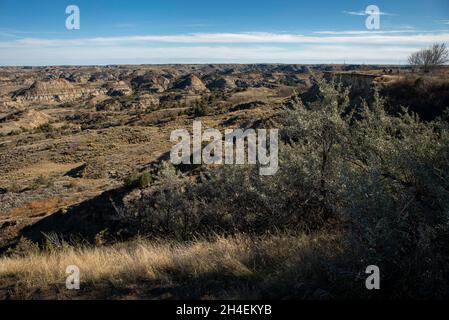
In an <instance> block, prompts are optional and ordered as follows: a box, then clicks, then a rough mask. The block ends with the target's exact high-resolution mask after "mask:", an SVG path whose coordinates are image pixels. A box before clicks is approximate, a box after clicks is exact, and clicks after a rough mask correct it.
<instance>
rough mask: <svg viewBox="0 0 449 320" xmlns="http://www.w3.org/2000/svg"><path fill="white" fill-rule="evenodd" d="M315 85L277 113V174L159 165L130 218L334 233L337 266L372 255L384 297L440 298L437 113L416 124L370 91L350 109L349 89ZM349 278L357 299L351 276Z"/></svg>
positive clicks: (447, 259) (156, 225) (164, 230)
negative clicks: (194, 176)
mask: <svg viewBox="0 0 449 320" xmlns="http://www.w3.org/2000/svg"><path fill="white" fill-rule="evenodd" d="M319 85H320V94H321V95H322V99H320V101H319V102H315V103H312V104H309V105H303V104H302V103H297V104H296V105H295V106H294V107H292V108H291V110H288V111H286V114H287V116H286V121H285V129H284V134H283V137H284V140H285V141H286V142H287V143H286V144H285V145H284V147H283V149H282V153H281V164H280V170H279V172H278V173H277V174H276V175H274V176H271V177H261V176H259V175H258V173H257V170H256V169H257V168H251V167H248V168H246V167H241V168H235V167H222V168H218V169H215V170H209V171H207V172H206V173H203V175H202V178H201V182H199V183H198V182H192V181H191V179H183V178H182V177H177V173H176V171H175V170H174V168H167V169H166V170H165V171H164V172H163V174H164V175H165V176H164V177H160V178H159V179H158V184H157V186H156V188H155V191H154V192H153V193H151V195H150V196H149V197H147V198H145V199H143V200H141V201H140V202H138V203H137V204H135V206H134V207H133V208H128V211H129V213H130V214H129V216H130V217H133V219H134V220H135V221H134V223H132V224H133V225H136V226H137V225H138V230H139V231H140V232H144V233H146V234H150V235H153V236H160V235H164V236H166V237H172V238H175V239H180V240H185V239H191V238H194V237H199V236H208V235H209V236H210V235H213V234H238V233H242V232H243V233H249V234H263V233H265V232H267V231H269V232H274V231H278V232H282V231H286V230H289V231H292V230H294V231H296V232H298V231H300V232H305V233H311V232H324V231H325V230H326V231H328V230H331V229H332V230H338V231H339V233H340V234H341V235H342V246H344V248H345V250H344V253H342V256H344V257H345V264H343V265H341V266H337V265H335V266H334V267H335V270H337V269H340V270H341V272H342V273H347V274H352V276H353V277H352V279H356V276H357V274H358V272H360V270H363V268H364V267H366V266H367V265H369V264H376V265H378V266H379V267H380V268H381V270H383V274H384V277H385V278H384V290H383V291H382V293H383V294H384V295H385V296H387V297H415V298H423V297H431V296H432V297H447V295H448V291H447V289H446V287H445V283H447V282H448V281H449V251H448V249H447V248H448V246H447V244H448V240H449V238H448V236H447V235H448V231H449V224H448V221H449V220H448V214H449V175H448V172H449V131H448V124H447V122H445V121H442V120H439V121H433V122H429V123H424V122H422V121H420V120H419V119H418V117H417V116H416V114H413V113H410V112H408V111H407V110H403V112H402V114H401V115H399V116H392V115H389V114H388V113H386V111H385V109H384V105H385V101H384V100H383V99H382V97H380V96H379V94H378V93H375V99H374V102H373V104H372V105H370V106H369V105H367V104H366V103H364V104H363V105H361V106H360V108H358V109H357V110H350V109H349V99H348V92H347V89H344V88H343V87H341V86H340V85H338V84H335V83H330V84H327V83H325V82H324V81H322V80H319ZM327 276H330V275H323V277H327ZM349 278H351V277H349ZM352 283H353V286H354V287H352V288H351V290H350V291H349V292H350V295H353V296H354V297H357V296H358V294H360V292H358V291H359V290H357V288H359V286H360V283H358V282H354V281H353V282H352ZM334 287H335V286H334V285H332V284H330V287H329V288H334Z"/></svg>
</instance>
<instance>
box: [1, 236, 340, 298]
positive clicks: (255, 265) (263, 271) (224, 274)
mask: <svg viewBox="0 0 449 320" xmlns="http://www.w3.org/2000/svg"><path fill="white" fill-rule="evenodd" d="M331 248H332V249H331ZM319 252H320V253H321V252H327V253H329V254H331V255H332V254H336V253H338V248H336V247H335V237H333V236H330V235H320V236H310V235H309V236H307V235H301V236H285V235H284V236H273V235H271V236H263V237H257V238H251V237H248V236H244V235H240V236H234V237H228V238H225V237H217V238H216V239H215V240H213V241H207V240H198V241H193V242H190V243H174V242H171V243H167V242H165V243H164V242H162V241H148V240H137V241H133V242H129V243H125V244H117V245H114V246H108V247H91V248H88V247H83V248H71V247H70V248H66V249H61V250H59V251H56V252H51V253H44V252H32V253H30V254H29V255H26V256H24V257H2V258H0V283H1V282H2V279H3V281H5V280H6V279H11V278H12V279H15V281H16V285H15V287H16V288H15V290H16V294H17V295H19V296H24V295H25V293H26V292H27V291H29V290H32V289H37V288H39V289H45V288H48V287H49V286H56V287H58V288H60V289H63V288H64V284H65V279H66V277H67V274H66V273H65V270H66V267H67V266H68V265H76V266H78V267H79V268H80V273H81V277H80V280H81V286H83V284H89V287H90V288H91V289H92V290H95V286H96V285H100V284H104V283H109V284H112V285H113V286H114V287H115V288H120V286H122V285H124V286H129V285H130V284H132V283H139V282H140V281H142V280H146V281H155V282H157V283H159V284H161V283H162V284H164V283H165V284H167V285H170V286H173V284H177V285H180V284H183V283H186V282H192V281H194V282H195V281H196V282H197V283H204V284H207V282H208V280H210V279H213V280H214V281H216V280H217V279H222V280H223V279H228V280H229V279H231V281H235V280H242V281H249V282H251V281H254V282H255V283H258V284H259V285H260V284H261V283H262V282H264V281H270V279H271V280H273V279H275V278H276V277H277V275H279V274H280V273H282V270H284V271H285V270H286V269H290V268H292V267H295V268H297V269H298V270H300V269H301V272H300V273H298V274H297V275H295V276H298V275H300V274H301V273H302V274H303V275H304V276H306V274H307V273H310V272H314V270H313V268H314V261H313V259H314V258H313V257H315V258H316V259H319V257H321V256H320V254H319ZM295 270H296V269H295ZM273 281H274V280H273ZM225 282H226V281H225ZM0 287H1V286H0ZM242 294H243V293H242ZM254 294H256V295H257V293H255V292H253V293H252V295H254ZM236 295H237V296H239V295H240V294H238V293H234V294H233V296H228V297H229V298H235V297H237V296H236ZM243 295H244V294H243ZM252 297H255V296H252Z"/></svg>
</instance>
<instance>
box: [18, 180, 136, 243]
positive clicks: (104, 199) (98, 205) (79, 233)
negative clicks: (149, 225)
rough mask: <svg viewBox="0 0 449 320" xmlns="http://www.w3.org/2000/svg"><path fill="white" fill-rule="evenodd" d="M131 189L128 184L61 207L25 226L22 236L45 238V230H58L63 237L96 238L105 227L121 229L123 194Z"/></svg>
mask: <svg viewBox="0 0 449 320" xmlns="http://www.w3.org/2000/svg"><path fill="white" fill-rule="evenodd" d="M128 191H129V189H127V188H125V187H120V188H117V189H113V190H109V191H105V192H103V193H102V194H100V195H98V196H96V197H94V198H92V199H89V200H86V201H84V202H81V203H79V204H76V205H73V206H71V207H69V208H68V209H64V210H60V211H58V212H56V213H54V214H52V215H50V216H48V217H45V218H43V219H41V220H39V221H38V222H36V223H34V224H32V225H30V226H27V227H25V228H24V229H23V230H22V231H21V234H20V235H19V237H20V236H23V237H26V238H28V239H30V240H32V241H36V242H42V240H43V239H44V238H45V236H44V233H45V234H57V235H59V236H61V237H62V238H63V239H66V240H70V239H82V240H85V241H89V242H93V241H94V240H95V236H96V235H97V234H98V233H99V232H100V231H103V230H105V229H107V230H108V232H109V233H110V234H116V233H117V231H119V229H120V216H119V214H118V212H117V209H118V211H120V208H121V207H122V204H123V203H122V198H123V196H124V195H125V194H126V193H127V192H128Z"/></svg>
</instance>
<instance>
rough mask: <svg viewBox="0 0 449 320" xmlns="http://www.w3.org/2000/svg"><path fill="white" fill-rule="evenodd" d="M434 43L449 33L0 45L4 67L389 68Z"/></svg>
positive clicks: (259, 34) (193, 37)
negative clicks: (343, 65) (308, 65)
mask: <svg viewBox="0 0 449 320" xmlns="http://www.w3.org/2000/svg"><path fill="white" fill-rule="evenodd" d="M434 42H449V30H442V31H435V32H433V31H419V32H410V31H408V30H389V31H365V30H361V31H359V30H349V31H317V32H315V33H312V34H308V35H302V34H293V33H267V32H242V33H192V34H171V35H131V36H120V37H117V36H116V37H93V38H75V39H47V38H32V37H27V38H20V39H13V38H10V39H7V40H4V41H0V61H1V63H2V64H3V65H17V64H19V65H33V64H40V65H42V64H107V63H112V64H113V63H187V62H192V63H193V62H195V63H213V62H223V63H225V62H229V63H234V62H241V63H244V62H254V63H256V62H285V63H307V62H310V63H318V62H323V63H325V62H327V63H331V62H342V61H346V62H348V63H388V62H394V63H398V62H399V61H406V58H407V56H408V55H409V54H410V53H411V52H413V51H415V50H417V49H419V48H421V47H423V46H427V45H429V44H431V43H434Z"/></svg>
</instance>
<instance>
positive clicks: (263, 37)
mask: <svg viewBox="0 0 449 320" xmlns="http://www.w3.org/2000/svg"><path fill="white" fill-rule="evenodd" d="M396 33H397V34H396ZM432 42H449V31H448V30H444V31H441V32H424V31H423V32H415V33H410V32H405V31H402V32H399V31H398V32H388V31H346V32H345V31H343V32H338V31H319V32H318V33H316V34H315V35H301V34H286V33H267V32H248V33H192V34H177V35H136V36H120V37H95V38H79V39H44V38H21V39H18V40H15V41H9V42H0V48H1V47H2V48H5V47H17V46H21V47H33V46H44V47H58V46H106V45H129V44H141V45H150V44H156V43H180V44H183V43H184V44H224V43H226V44H263V43H284V44H356V45H399V44H401V45H422V44H429V43H432Z"/></svg>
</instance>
